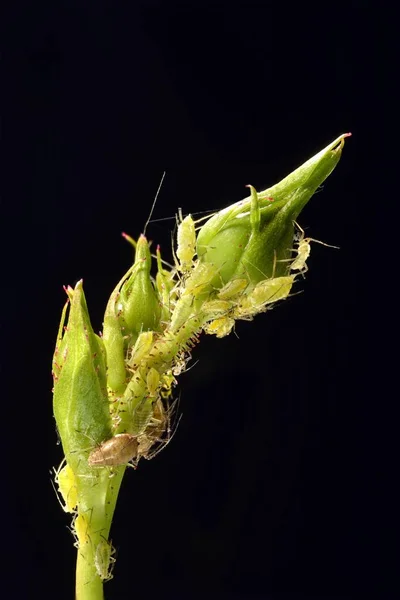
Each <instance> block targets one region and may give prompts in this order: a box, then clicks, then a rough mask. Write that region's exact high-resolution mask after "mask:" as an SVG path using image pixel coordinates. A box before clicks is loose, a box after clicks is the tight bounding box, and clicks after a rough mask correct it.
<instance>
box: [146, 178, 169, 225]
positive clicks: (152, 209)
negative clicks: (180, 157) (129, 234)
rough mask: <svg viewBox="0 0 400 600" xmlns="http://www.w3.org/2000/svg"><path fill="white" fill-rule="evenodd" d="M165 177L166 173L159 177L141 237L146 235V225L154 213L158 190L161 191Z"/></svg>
mask: <svg viewBox="0 0 400 600" xmlns="http://www.w3.org/2000/svg"><path fill="white" fill-rule="evenodd" d="M165 175H166V171H164V172H163V174H162V177H161V181H160V183H159V185H158V189H157V192H156V195H155V197H154V200H153V204H152V206H151V209H150V214H149V216H148V219H147V221H146V224H145V226H144V229H143V235H146V228H147V225H148V224H149V222H150V219H151V216H152V214H153V211H154V208H155V205H156V202H157V198H158V195H159V193H160V190H161V187H162V184H163V181H164V177H165Z"/></svg>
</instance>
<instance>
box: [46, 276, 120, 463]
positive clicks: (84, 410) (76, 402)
mask: <svg viewBox="0 0 400 600" xmlns="http://www.w3.org/2000/svg"><path fill="white" fill-rule="evenodd" d="M70 292H71V290H70ZM70 297H71V298H72V299H71V301H70V310H69V318H68V324H67V327H66V328H65V332H64V334H63V336H62V338H61V339H60V334H59V339H60V343H59V344H58V346H59V347H60V348H61V352H60V349H59V350H58V351H56V352H57V357H56V361H57V364H58V365H59V370H58V373H57V378H56V380H55V382H54V395H53V409H54V416H55V419H56V423H57V428H58V432H59V435H60V437H61V442H62V445H63V449H64V453H65V456H66V459H67V461H68V463H69V464H70V465H71V466H72V468H73V469H74V470H75V469H76V467H77V465H78V463H79V461H80V460H81V458H82V457H81V456H80V455H81V453H82V452H83V453H85V454H87V452H86V451H87V448H88V447H90V446H93V445H95V444H99V443H101V442H102V441H103V440H104V439H107V438H108V437H110V436H111V421H110V413H109V403H108V398H107V384H106V363H105V351H104V346H103V343H102V340H101V339H100V338H99V336H97V335H96V334H95V333H94V332H93V329H92V326H91V323H90V319H89V314H88V310H87V305H86V299H85V295H84V292H83V286H82V281H79V282H78V283H77V285H76V287H75V289H74V290H73V292H72V293H71V294H70ZM63 317H65V309H64V311H63ZM60 354H61V355H62V360H60Z"/></svg>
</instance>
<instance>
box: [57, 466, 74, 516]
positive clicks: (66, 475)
mask: <svg viewBox="0 0 400 600" xmlns="http://www.w3.org/2000/svg"><path fill="white" fill-rule="evenodd" d="M64 461H65V459H64V460H63V461H62V463H61V465H60V466H59V468H58V470H57V471H54V473H55V477H54V480H55V482H56V484H57V486H58V491H59V492H60V495H61V497H62V499H63V500H64V504H63V503H62V502H61V501H60V504H61V506H62V508H63V510H64V511H65V512H69V513H73V512H74V511H75V508H76V506H77V504H78V492H77V487H76V479H75V474H74V472H73V470H72V469H71V467H70V466H69V464H65V465H64V466H62V465H63V463H64Z"/></svg>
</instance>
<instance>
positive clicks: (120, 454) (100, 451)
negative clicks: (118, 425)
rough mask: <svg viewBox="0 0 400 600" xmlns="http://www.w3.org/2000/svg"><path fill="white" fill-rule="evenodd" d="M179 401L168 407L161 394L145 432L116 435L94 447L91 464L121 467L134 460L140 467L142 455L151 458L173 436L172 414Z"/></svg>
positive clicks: (132, 462)
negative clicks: (165, 405) (164, 403)
mask: <svg viewBox="0 0 400 600" xmlns="http://www.w3.org/2000/svg"><path fill="white" fill-rule="evenodd" d="M175 405H176V401H175V402H174V403H173V404H172V405H171V406H169V407H168V408H167V409H166V408H165V407H164V405H163V402H162V400H161V398H158V399H157V400H156V401H155V403H154V405H153V416H152V417H151V419H150V421H149V423H148V425H147V426H146V428H145V430H144V431H143V432H142V433H140V434H139V435H133V434H130V433H119V434H116V435H114V436H113V437H112V438H110V439H109V440H106V441H105V442H103V443H102V444H100V445H99V446H98V447H97V448H95V449H94V450H92V452H91V453H90V454H89V458H88V463H89V466H90V467H119V466H122V465H128V464H129V463H130V464H131V465H132V466H133V467H134V468H136V467H137V465H138V462H139V460H140V458H146V459H147V460H150V459H151V458H153V457H154V456H156V454H158V453H159V452H161V450H162V449H163V448H165V446H166V445H167V444H168V443H169V442H170V440H171V438H172V434H171V417H172V414H173V412H174V409H175ZM175 429H176V427H175ZM173 433H174V432H173ZM153 448H154V449H153Z"/></svg>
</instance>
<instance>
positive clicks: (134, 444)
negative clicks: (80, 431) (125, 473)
mask: <svg viewBox="0 0 400 600" xmlns="http://www.w3.org/2000/svg"><path fill="white" fill-rule="evenodd" d="M137 450H138V441H137V436H135V435H132V434H130V433H118V434H117V435H114V437H112V438H110V439H109V440H106V441H105V442H103V443H102V444H100V446H98V447H97V448H95V449H94V450H92V452H91V453H90V454H89V458H88V463H89V466H90V467H118V466H120V465H126V464H127V463H128V462H129V461H131V460H132V459H134V458H136V456H137Z"/></svg>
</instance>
